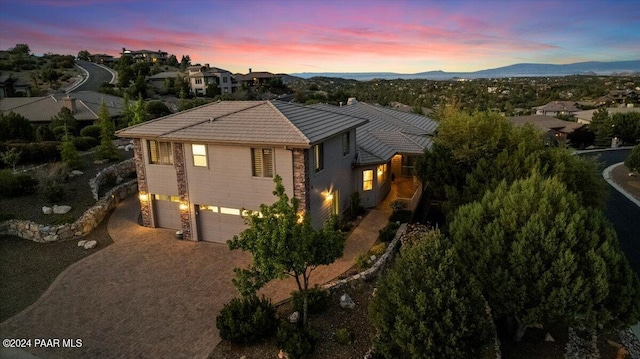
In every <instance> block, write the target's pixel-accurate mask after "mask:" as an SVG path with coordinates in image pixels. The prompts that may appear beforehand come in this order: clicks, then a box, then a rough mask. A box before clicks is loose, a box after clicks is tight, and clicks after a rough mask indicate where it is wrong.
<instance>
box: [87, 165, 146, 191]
mask: <svg viewBox="0 0 640 359" xmlns="http://www.w3.org/2000/svg"><path fill="white" fill-rule="evenodd" d="M135 172H136V163H135V161H134V159H133V158H131V159H128V160H126V161H122V162H120V163H117V164H115V165H113V166H109V167H107V168H105V169H103V170H102V171H100V172H98V174H97V175H96V176H95V177H93V178H92V179H91V180H90V181H89V188H91V193H92V194H93V199H95V200H96V201H97V200H98V199H100V198H99V196H100V187H101V186H104V185H105V184H106V183H107V182H108V181H109V179H112V178H114V179H115V178H117V177H121V178H126V177H127V176H129V175H130V174H132V173H135Z"/></svg>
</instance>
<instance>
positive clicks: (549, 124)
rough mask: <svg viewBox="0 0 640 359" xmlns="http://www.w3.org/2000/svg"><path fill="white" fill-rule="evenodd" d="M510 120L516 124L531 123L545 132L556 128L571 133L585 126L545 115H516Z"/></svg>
mask: <svg viewBox="0 0 640 359" xmlns="http://www.w3.org/2000/svg"><path fill="white" fill-rule="evenodd" d="M509 120H510V121H511V122H512V123H513V124H514V125H516V126H524V125H526V124H531V125H533V126H534V127H536V128H538V129H540V130H542V131H544V132H547V131H550V130H554V131H558V132H562V133H571V132H573V131H575V130H576V129H578V128H580V127H582V126H584V125H583V124H581V123H577V122H571V121H564V120H560V119H558V118H555V117H551V116H545V115H529V116H515V117H509Z"/></svg>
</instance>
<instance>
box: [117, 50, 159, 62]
mask: <svg viewBox="0 0 640 359" xmlns="http://www.w3.org/2000/svg"><path fill="white" fill-rule="evenodd" d="M120 56H131V57H133V59H134V60H135V61H136V62H151V63H156V62H159V63H164V62H165V61H166V60H167V52H165V51H161V50H158V51H151V50H127V49H125V48H124V47H123V48H122V52H121V53H120Z"/></svg>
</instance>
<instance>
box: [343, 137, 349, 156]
mask: <svg viewBox="0 0 640 359" xmlns="http://www.w3.org/2000/svg"><path fill="white" fill-rule="evenodd" d="M349 152H351V138H349V132H346V133H343V134H342V155H343V156H346V155H348V154H349Z"/></svg>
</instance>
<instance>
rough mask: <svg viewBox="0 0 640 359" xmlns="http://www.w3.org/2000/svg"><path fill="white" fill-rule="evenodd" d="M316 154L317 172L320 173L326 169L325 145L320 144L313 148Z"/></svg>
mask: <svg viewBox="0 0 640 359" xmlns="http://www.w3.org/2000/svg"><path fill="white" fill-rule="evenodd" d="M313 153H314V162H315V168H316V172H320V171H322V170H323V169H324V146H323V144H322V143H321V144H318V145H315V146H313Z"/></svg>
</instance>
